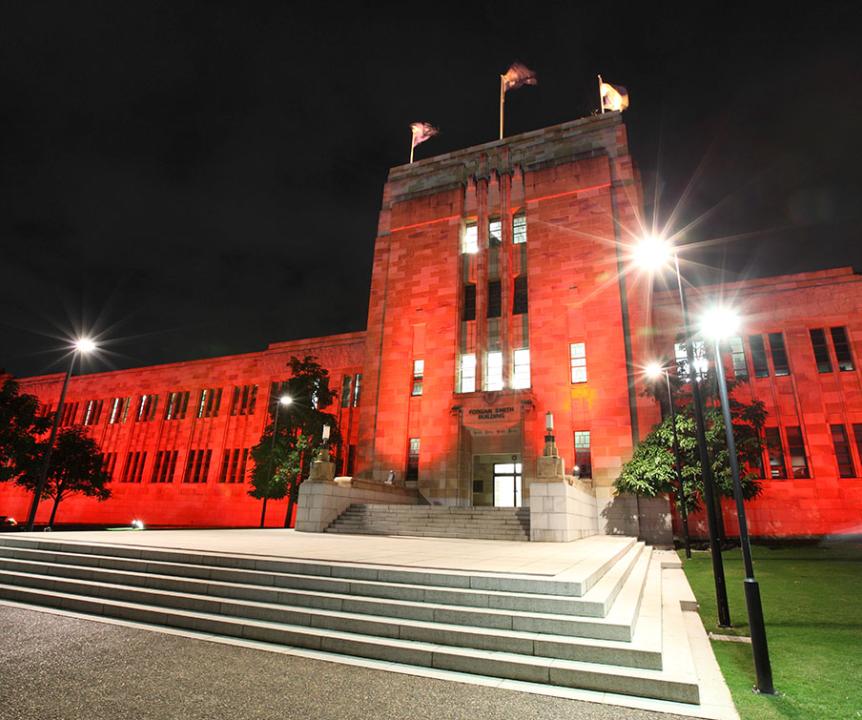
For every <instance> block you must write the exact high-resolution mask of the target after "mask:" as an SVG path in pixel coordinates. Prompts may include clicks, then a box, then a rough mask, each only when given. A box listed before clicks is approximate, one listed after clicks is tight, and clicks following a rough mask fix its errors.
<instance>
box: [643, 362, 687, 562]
mask: <svg viewBox="0 0 862 720" xmlns="http://www.w3.org/2000/svg"><path fill="white" fill-rule="evenodd" d="M646 372H647V376H648V377H651V378H653V379H654V380H657V379H658V378H659V376H660V375H664V381H665V385H666V387H667V404H668V407H669V408H670V425H671V432H672V434H673V435H672V437H673V459H674V469H675V470H676V481H677V487H678V492H679V516H680V520H681V524H682V540H683V544H684V546H685V556H686V558H691V538H690V537H689V535H688V510H687V509H686V506H685V487H684V486H683V484H682V460H681V459H680V456H679V436H678V434H677V431H676V409H675V408H674V406H673V392H672V391H671V387H670V375H668V372H667V368H666V367H662V366H661V365H659V364H658V363H650V364H649V365H648V366H647V368H646Z"/></svg>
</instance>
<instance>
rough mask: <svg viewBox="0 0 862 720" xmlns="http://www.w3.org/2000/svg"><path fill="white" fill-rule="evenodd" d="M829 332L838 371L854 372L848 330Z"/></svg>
mask: <svg viewBox="0 0 862 720" xmlns="http://www.w3.org/2000/svg"><path fill="white" fill-rule="evenodd" d="M829 332H831V333H832V344H833V345H834V346H835V357H836V358H837V359H838V369H839V370H840V371H841V372H849V371H851V370H853V369H854V365H853V353H851V352H850V340H848V338H847V328H843V327H834V328H830V330H829ZM842 477H843V476H842Z"/></svg>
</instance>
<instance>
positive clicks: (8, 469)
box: [0, 380, 51, 482]
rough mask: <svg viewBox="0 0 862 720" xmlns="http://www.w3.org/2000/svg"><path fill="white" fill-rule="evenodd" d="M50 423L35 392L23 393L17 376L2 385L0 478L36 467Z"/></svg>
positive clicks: (12, 476)
mask: <svg viewBox="0 0 862 720" xmlns="http://www.w3.org/2000/svg"><path fill="white" fill-rule="evenodd" d="M50 427H51V418H50V416H48V417H46V416H40V415H39V401H38V400H37V399H36V396H35V395H27V394H22V393H21V392H20V391H19V386H18V383H16V382H15V381H14V380H6V381H5V382H4V383H3V385H2V386H0V482H3V481H5V480H14V479H15V478H16V477H18V476H19V475H20V474H21V473H22V472H24V470H25V469H26V468H30V467H35V463H37V462H38V460H39V458H40V457H41V455H40V448H39V443H38V436H39V435H41V434H43V433H45V432H47V430H48V429H49V428H50Z"/></svg>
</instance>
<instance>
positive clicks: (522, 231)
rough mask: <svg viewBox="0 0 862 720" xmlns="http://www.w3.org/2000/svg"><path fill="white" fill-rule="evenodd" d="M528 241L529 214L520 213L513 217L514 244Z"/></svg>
mask: <svg viewBox="0 0 862 720" xmlns="http://www.w3.org/2000/svg"><path fill="white" fill-rule="evenodd" d="M525 242H527V216H526V215H523V214H520V215H515V217H513V218H512V244H513V245H520V244H521V243H525Z"/></svg>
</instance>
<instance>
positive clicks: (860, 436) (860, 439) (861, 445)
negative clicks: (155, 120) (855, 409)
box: [853, 423, 862, 458]
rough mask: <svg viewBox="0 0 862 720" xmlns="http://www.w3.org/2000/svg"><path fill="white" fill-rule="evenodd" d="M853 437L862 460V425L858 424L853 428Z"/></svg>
mask: <svg viewBox="0 0 862 720" xmlns="http://www.w3.org/2000/svg"><path fill="white" fill-rule="evenodd" d="M853 437H854V438H855V440H856V452H857V453H859V457H860V458H862V424H858V423H857V424H856V425H854V426H853Z"/></svg>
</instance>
